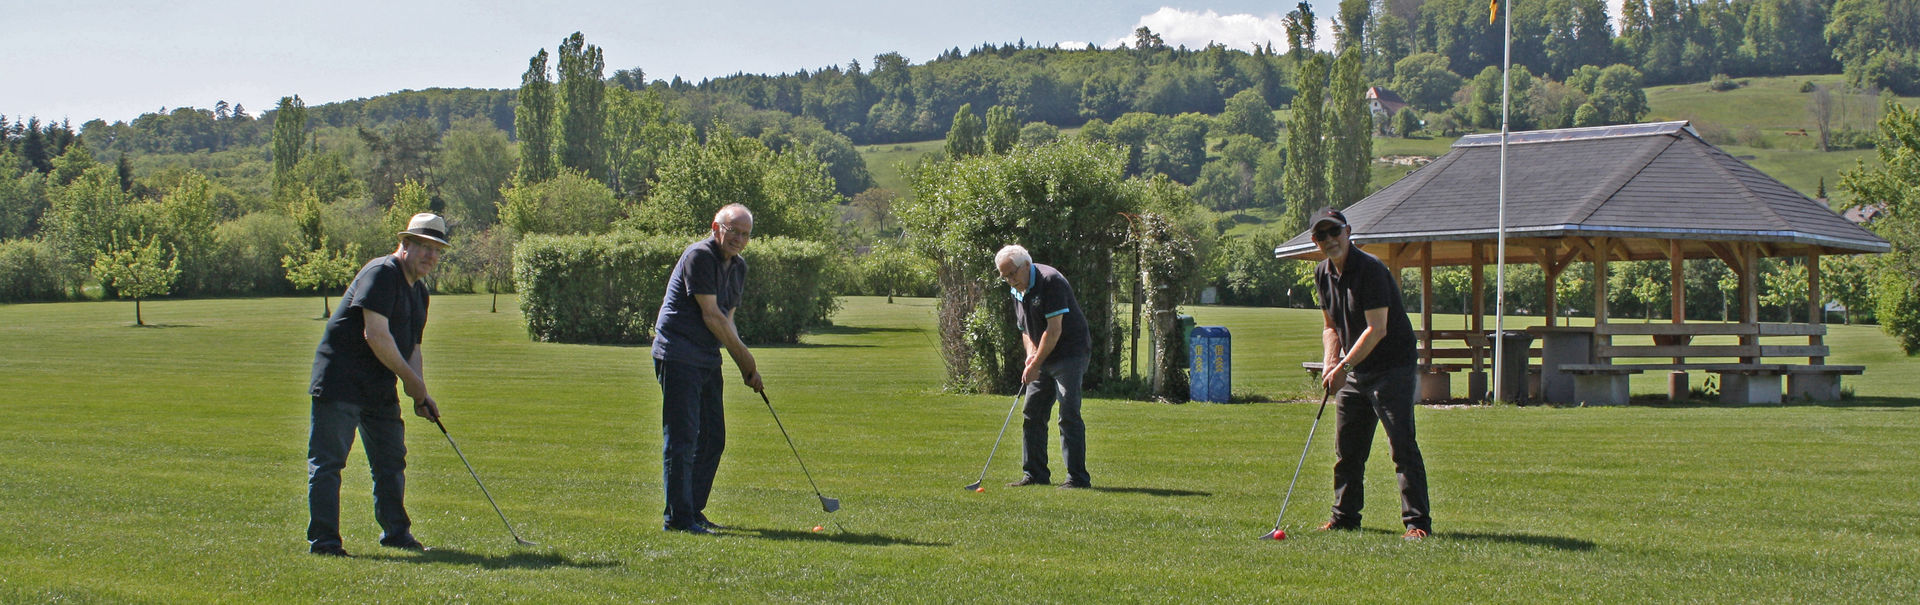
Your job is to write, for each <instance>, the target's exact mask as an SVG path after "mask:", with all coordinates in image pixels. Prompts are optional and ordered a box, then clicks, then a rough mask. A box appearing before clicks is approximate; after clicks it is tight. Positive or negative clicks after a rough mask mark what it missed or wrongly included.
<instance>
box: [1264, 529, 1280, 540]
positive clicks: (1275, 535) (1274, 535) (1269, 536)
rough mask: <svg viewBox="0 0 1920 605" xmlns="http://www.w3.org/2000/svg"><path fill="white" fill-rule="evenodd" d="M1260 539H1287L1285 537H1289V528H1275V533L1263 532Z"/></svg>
mask: <svg viewBox="0 0 1920 605" xmlns="http://www.w3.org/2000/svg"><path fill="white" fill-rule="evenodd" d="M1260 539H1262V540H1285V539H1287V530H1284V529H1276V530H1273V533H1270V534H1262V535H1261V536H1260Z"/></svg>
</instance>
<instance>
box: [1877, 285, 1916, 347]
mask: <svg viewBox="0 0 1920 605" xmlns="http://www.w3.org/2000/svg"><path fill="white" fill-rule="evenodd" d="M1875 289H1876V290H1877V292H1876V293H1875V294H1876V295H1875V296H1874V298H1875V301H1876V302H1875V304H1874V314H1875V315H1877V316H1879V317H1880V329H1881V330H1883V331H1885V332H1886V333H1887V335H1888V336H1892V337H1893V338H1894V340H1897V341H1900V350H1901V351H1903V352H1905V353H1906V354H1908V355H1913V354H1915V353H1920V283H1917V282H1914V281H1913V280H1911V279H1907V278H1905V277H1903V276H1901V275H1900V274H1899V273H1898V272H1887V273H1886V274H1884V275H1883V277H1882V278H1881V279H1880V282H1879V284H1878V285H1877V287H1876V288H1875Z"/></svg>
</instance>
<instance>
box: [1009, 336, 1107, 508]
mask: <svg viewBox="0 0 1920 605" xmlns="http://www.w3.org/2000/svg"><path fill="white" fill-rule="evenodd" d="M1086 373H1087V358H1086V357H1084V356H1082V357H1073V358H1068V359H1054V360H1048V361H1047V362H1046V363H1044V364H1041V366H1040V378H1038V379H1036V380H1034V381H1033V382H1029V383H1027V385H1026V406H1025V407H1024V408H1023V415H1022V418H1023V419H1024V420H1023V421H1022V422H1021V424H1020V428H1021V432H1022V433H1023V435H1024V437H1025V439H1024V441H1025V443H1026V446H1025V447H1024V448H1022V449H1021V453H1020V469H1021V470H1022V471H1025V472H1026V475H1027V477H1029V478H1032V479H1034V480H1036V481H1042V482H1047V481H1052V473H1050V472H1048V470H1047V417H1048V416H1051V415H1053V403H1054V401H1055V399H1056V398H1057V399H1058V400H1059V402H1060V457H1062V458H1066V459H1067V479H1068V480H1071V481H1074V482H1076V483H1081V484H1088V483H1090V482H1091V481H1092V479H1091V478H1090V477H1088V475H1087V423H1086V422H1083V421H1081V420H1080V378H1081V376H1083V375H1085V374H1086Z"/></svg>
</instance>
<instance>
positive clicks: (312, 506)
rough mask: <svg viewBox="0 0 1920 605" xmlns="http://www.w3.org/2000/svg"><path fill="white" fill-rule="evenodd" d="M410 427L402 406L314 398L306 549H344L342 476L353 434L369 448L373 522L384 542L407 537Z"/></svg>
mask: <svg viewBox="0 0 1920 605" xmlns="http://www.w3.org/2000/svg"><path fill="white" fill-rule="evenodd" d="M406 426H407V425H406V423H404V422H402V421H401V420H400V404H399V403H379V404H373V403H368V404H362V403H354V402H348V401H338V400H333V399H323V398H320V397H315V398H313V425H312V428H310V429H308V432H307V544H308V545H310V546H311V547H313V548H319V547H322V546H340V545H341V543H340V471H341V469H343V468H345V467H346V465H347V452H349V451H352V449H353V431H354V429H355V428H358V429H359V430H360V438H361V439H362V440H364V441H365V442H366V444H367V466H368V467H370V468H371V469H372V471H373V518H374V520H375V521H378V522H379V523H380V539H381V540H387V539H399V538H401V537H405V536H407V535H408V532H409V531H410V530H411V529H412V527H413V521H412V520H411V519H408V518H407V507H406V502H405V500H406V491H407V474H406V470H407V440H406Z"/></svg>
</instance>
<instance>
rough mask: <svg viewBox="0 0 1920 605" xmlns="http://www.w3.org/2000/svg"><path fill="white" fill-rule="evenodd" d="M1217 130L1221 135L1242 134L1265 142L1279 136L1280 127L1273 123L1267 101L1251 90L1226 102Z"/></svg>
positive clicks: (1257, 92)
mask: <svg viewBox="0 0 1920 605" xmlns="http://www.w3.org/2000/svg"><path fill="white" fill-rule="evenodd" d="M1219 129H1220V132H1219V134H1222V135H1235V134H1244V135H1247V136H1250V137H1253V138H1256V139H1260V140H1262V141H1267V142H1272V141H1273V140H1274V139H1275V138H1278V137H1279V136H1280V126H1279V125H1278V124H1276V123H1274V121H1273V110H1272V109H1271V108H1269V107H1268V106H1267V100H1266V99H1265V98H1262V97H1261V96H1260V92H1259V91H1256V90H1254V89H1251V88H1249V89H1246V90H1242V91H1240V92H1239V93H1238V94H1235V95H1233V98H1232V99H1228V100H1227V110H1226V111H1224V112H1221V113H1220V118H1219Z"/></svg>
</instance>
